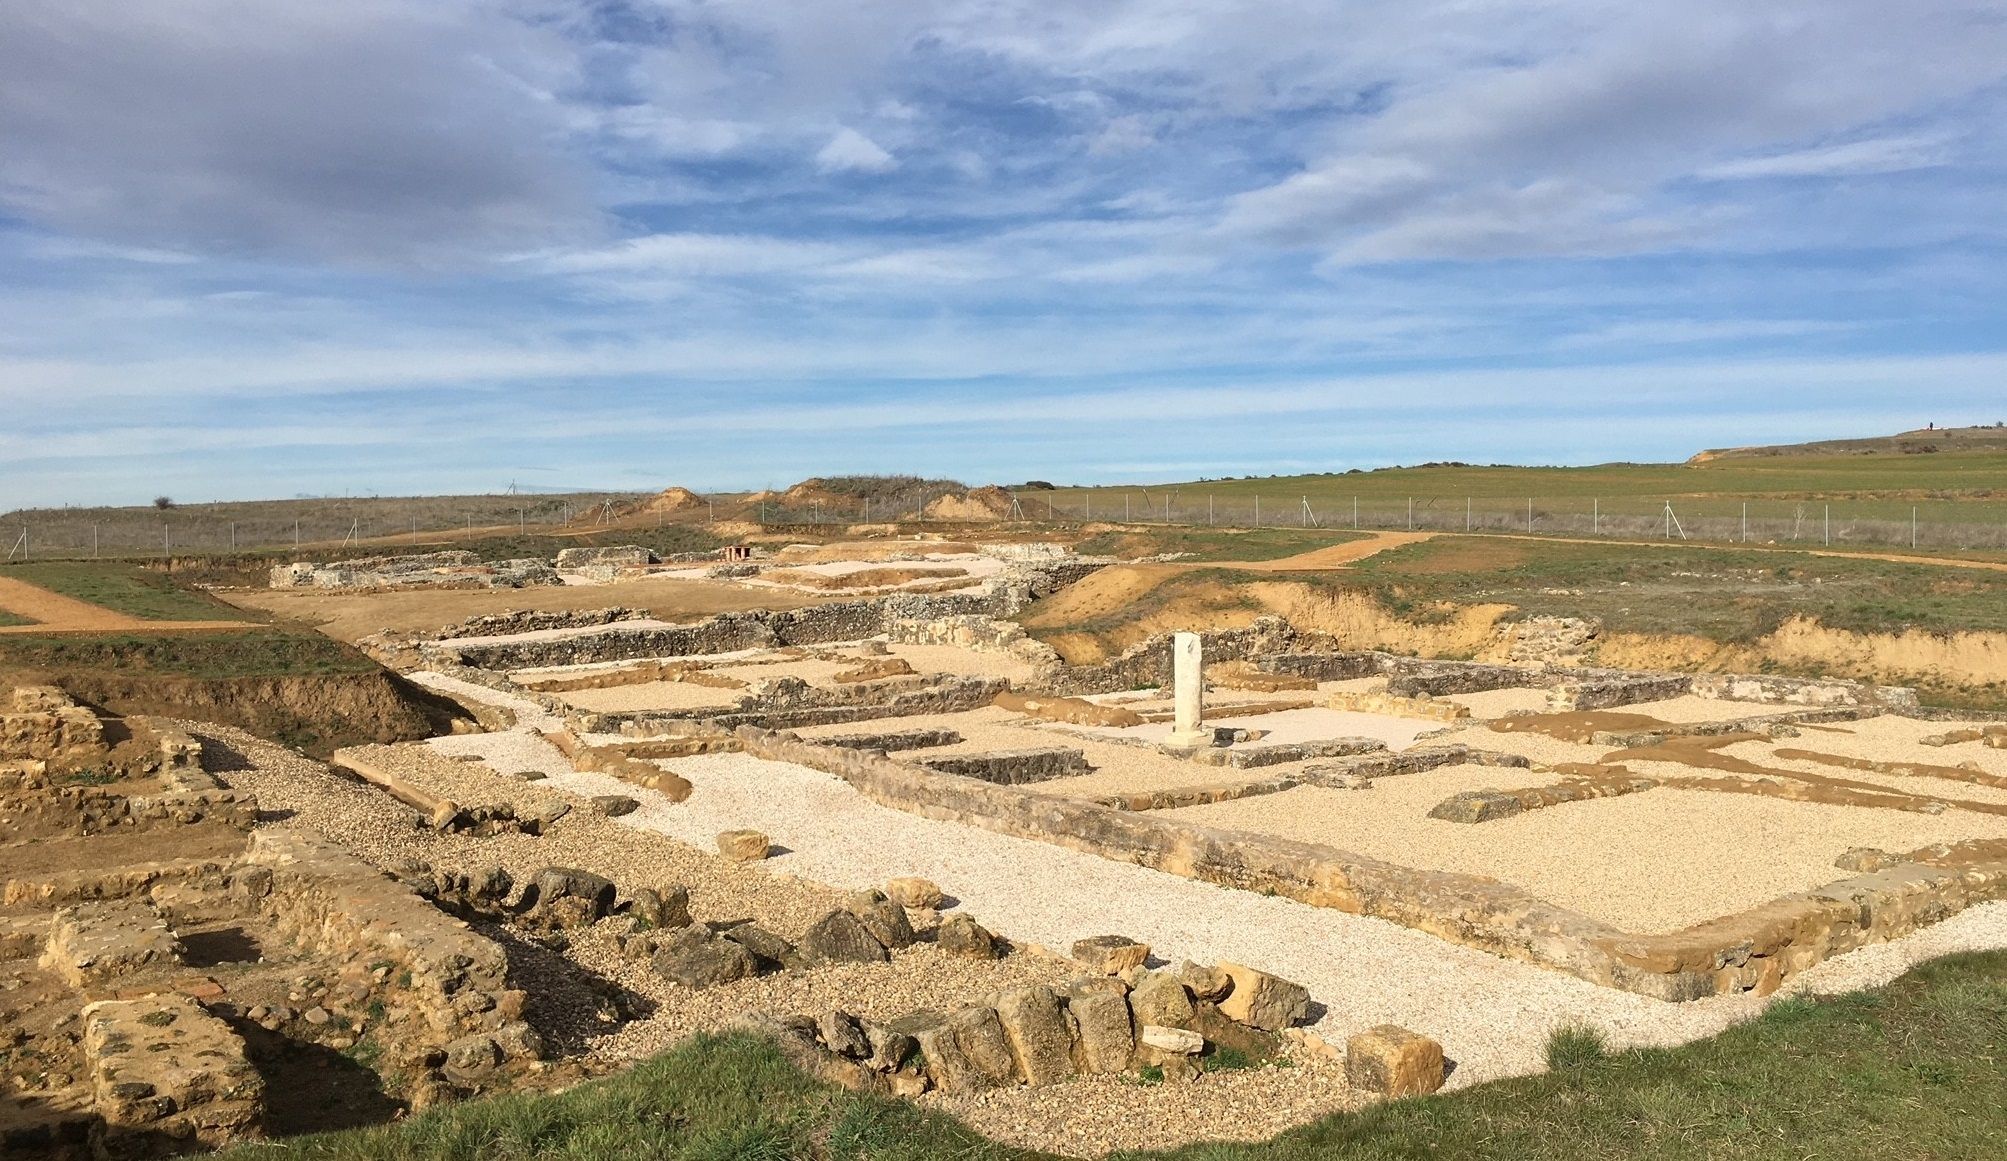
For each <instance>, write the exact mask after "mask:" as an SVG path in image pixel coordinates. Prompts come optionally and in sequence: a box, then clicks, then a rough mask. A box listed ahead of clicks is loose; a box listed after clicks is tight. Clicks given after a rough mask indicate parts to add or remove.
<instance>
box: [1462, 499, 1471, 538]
mask: <svg viewBox="0 0 2007 1161" xmlns="http://www.w3.org/2000/svg"><path fill="white" fill-rule="evenodd" d="M1463 530H1464V531H1465V532H1469V531H1470V497H1469V496H1465V497H1464V498H1463Z"/></svg>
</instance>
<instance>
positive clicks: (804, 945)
mask: <svg viewBox="0 0 2007 1161" xmlns="http://www.w3.org/2000/svg"><path fill="white" fill-rule="evenodd" d="M801 950H802V952H803V953H804V954H805V955H807V956H808V958H809V959H810V960H811V961H814V962H817V963H883V962H884V961H886V960H888V959H890V958H892V956H891V953H889V952H887V951H886V950H885V945H884V944H882V943H880V942H878V937H877V936H875V935H873V934H871V931H870V929H869V928H867V927H865V926H864V924H863V923H862V922H860V921H859V920H858V918H857V916H855V915H852V914H851V913H850V912H848V911H832V912H830V913H829V914H827V915H825V916H823V917H822V918H821V919H818V920H816V922H815V925H814V926H813V927H810V928H809V929H808V931H807V932H806V933H805V934H803V936H802V937H801Z"/></svg>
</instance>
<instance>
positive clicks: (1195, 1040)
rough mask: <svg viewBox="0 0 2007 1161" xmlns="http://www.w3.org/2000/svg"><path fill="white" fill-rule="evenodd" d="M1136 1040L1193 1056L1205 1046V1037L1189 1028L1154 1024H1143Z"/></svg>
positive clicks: (1161, 1050) (1145, 1044)
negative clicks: (1163, 1026)
mask: <svg viewBox="0 0 2007 1161" xmlns="http://www.w3.org/2000/svg"><path fill="white" fill-rule="evenodd" d="M1136 1042H1137V1043H1138V1044H1141V1045H1143V1046H1144V1047H1145V1048H1154V1049H1156V1050H1157V1051H1159V1052H1169V1053H1175V1054H1176V1055H1179V1056H1195V1055H1197V1054H1198V1053H1200V1052H1203V1051H1205V1047H1206V1038H1205V1037H1203V1036H1201V1035H1199V1034H1198V1033H1197V1032H1194V1031H1192V1030H1191V1029H1189V1028H1162V1027H1159V1026H1157V1025H1155V1024H1145V1025H1143V1030H1142V1031H1141V1032H1139V1033H1137V1034H1136Z"/></svg>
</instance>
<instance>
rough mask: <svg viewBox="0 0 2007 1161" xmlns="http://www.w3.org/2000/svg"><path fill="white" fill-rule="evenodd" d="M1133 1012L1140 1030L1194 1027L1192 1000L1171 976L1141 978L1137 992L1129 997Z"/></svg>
mask: <svg viewBox="0 0 2007 1161" xmlns="http://www.w3.org/2000/svg"><path fill="white" fill-rule="evenodd" d="M1129 1010H1130V1011H1131V1012H1133V1013H1134V1014H1135V1017H1136V1024H1137V1026H1138V1027H1141V1026H1142V1025H1145V1024H1154V1025H1156V1026H1158V1027H1160V1028H1189V1027H1191V1023H1192V997H1191V996H1190V994H1188V993H1187V992H1186V991H1185V985H1184V984H1183V983H1182V982H1180V981H1179V979H1178V977H1176V976H1174V975H1172V974H1171V973H1169V972H1149V973H1146V974H1144V975H1141V976H1138V977H1137V980H1136V987H1135V990H1134V991H1131V992H1130V993H1129Z"/></svg>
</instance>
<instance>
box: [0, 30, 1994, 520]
mask: <svg viewBox="0 0 2007 1161" xmlns="http://www.w3.org/2000/svg"><path fill="white" fill-rule="evenodd" d="M2003 114H2007V5H2003V4H2001V3H1999V2H1992V3H1950V2H1945V3H1940V2H1935V0H1916V2H1914V3H1910V4H1905V5H1902V6H1899V7H1891V6H1889V5H1886V4H1881V3H1875V4H1869V3H1856V2H1852V0H1819V2H1803V3H1800V2H1770V3H1763V2H1756V3H1750V2H1748V0H1741V2H1719V3H1717V2H1713V0H1690V2H1688V3H1683V4H1679V5H1659V6H1651V5H1639V4H1634V3H1618V2H1598V0H1554V2H1549V3H1520V4H1510V5H1508V4H1498V3H1487V2H1483V0H1477V2H1472V0H1459V2H1450V3H1435V2H1429V0H1414V2H1411V3H1406V4H1386V3H1379V4H1358V3H1344V2H1338V0H1302V2H1296V0H1278V2H1272V3H1253V2H1229V0H1177V2H1173V0H1131V2H1127V3H1098V2H1093V0H1080V2H1078V3H1071V4H1052V3H1043V2H1030V0H1026V2H1016V0H990V2H981V3H978V2H964V0H940V2H934V3H926V2H918V0H894V2H878V0H853V2H849V3H841V4H838V3H808V2H806V0H763V2H759V3H753V2H750V0H708V2H684V0H605V2H585V0H490V2H485V3H474V2H465V0H345V2H344V3H341V4H327V3H323V2H319V0H175V2H174V3H168V4H145V5H134V4H130V3H127V2H123V0H10V2H9V3H7V4H5V5H4V6H0V509H4V508H9V507H15V506H22V505H30V504H62V503H96V502H145V501H146V500H147V499H148V498H150V497H151V496H153V495H155V494H157V493H162V492H165V493H169V494H172V495H174V496H176V497H177V498H181V499H185V500H199V499H211V498H251V497H266V496H279V497H283V496H291V495H294V494H300V493H341V492H355V493H363V494H366V493H371V492H375V493H381V494H392V493H410V492H435V491H489V490H496V489H499V488H500V487H502V486H504V485H505V484H507V483H508V482H509V481H511V480H516V481H519V482H521V483H525V484H532V485H541V486H593V487H618V488H635V489H641V488H656V487H662V486H666V485H669V484H682V485H686V486H691V487H697V488H744V487H759V486H767V485H773V484H786V483H788V482H791V481H793V480H796V479H799V478H801V477H804V476H807V475H812V474H829V473H834V472H842V471H911V472H920V473H924V474H929V475H948V476H955V477H959V478H962V479H965V480H968V481H970V482H984V481H992V480H996V481H1004V482H1009V481H1013V480H1020V479H1024V478H1027V477H1030V478H1044V479H1053V480H1063V481H1077V482H1102V481H1115V480H1165V479H1180V478H1191V477H1194V476H1198V475H1222V474H1233V475H1241V474H1247V473H1264V474H1266V473H1270V472H1295V471H1323V470H1342V469H1345V468H1349V467H1355V466H1359V467H1372V466H1378V465H1384V464H1390V463H1402V462H1419V461H1423V460H1438V459H1461V460H1472V461H1481V462H1491V461H1500V462H1529V463H1593V462H1601V461H1606V460H1616V459H1668V458H1680V457H1684V456H1685V455H1687V454H1688V453H1690V452H1692V451H1694V450H1697V449H1699V448H1701V447H1705V446H1715V445H1722V444H1735V443H1758V442H1773V441H1784V440H1796V439H1806V438H1817V437H1829V436H1838V435H1853V434H1873V433H1879V432H1885V431H1890V430H1895V429H1898V428H1906V427H1912V426H1921V425H1922V424H1924V423H1926V422H1932V421H1935V422H1938V423H1940V424H1943V423H1961V422H1992V421H1995V420H2001V419H2007V265H2003V262H2002V258H2003V256H2007V211H2003V207H2007V200H2003V194H2007V149H2003V146H2007V116H2003Z"/></svg>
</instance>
